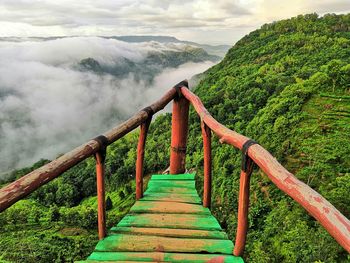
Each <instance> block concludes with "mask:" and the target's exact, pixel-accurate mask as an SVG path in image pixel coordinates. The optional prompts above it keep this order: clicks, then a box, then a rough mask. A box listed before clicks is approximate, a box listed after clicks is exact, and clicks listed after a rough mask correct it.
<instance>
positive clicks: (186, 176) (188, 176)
mask: <svg viewBox="0 0 350 263" xmlns="http://www.w3.org/2000/svg"><path fill="white" fill-rule="evenodd" d="M194 177H195V174H154V175H152V177H151V180H194Z"/></svg>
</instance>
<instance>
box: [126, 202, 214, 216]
mask: <svg viewBox="0 0 350 263" xmlns="http://www.w3.org/2000/svg"><path fill="white" fill-rule="evenodd" d="M130 212H131V213H173V214H205V215H211V213H210V211H209V209H208V208H205V207H203V206H201V205H198V204H187V203H180V202H160V201H137V202H136V203H135V204H134V205H133V206H132V207H131V209H130Z"/></svg>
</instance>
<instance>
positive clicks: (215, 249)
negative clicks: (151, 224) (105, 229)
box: [95, 234, 233, 255]
mask: <svg viewBox="0 0 350 263" xmlns="http://www.w3.org/2000/svg"><path fill="white" fill-rule="evenodd" d="M95 251H98V252H108V251H109V252H112V251H121V252H182V253H222V254H228V255H232V251H233V244H232V241H231V240H221V239H197V238H196V239H195V238H174V237H160V236H140V235H126V234H118V235H111V236H107V237H106V238H104V239H102V240H101V241H100V242H98V243H97V245H96V248H95Z"/></svg>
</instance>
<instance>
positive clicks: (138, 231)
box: [110, 227, 228, 239]
mask: <svg viewBox="0 0 350 263" xmlns="http://www.w3.org/2000/svg"><path fill="white" fill-rule="evenodd" d="M121 233H124V234H135V235H151V236H164V237H192V238H210V239H228V238H227V234H226V233H225V232H224V231H217V230H211V231H209V230H195V229H173V228H156V227H150V228H144V227H112V228H111V229H110V234H111V235H113V234H121Z"/></svg>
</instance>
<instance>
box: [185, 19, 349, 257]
mask: <svg viewBox="0 0 350 263" xmlns="http://www.w3.org/2000/svg"><path fill="white" fill-rule="evenodd" d="M349 28H350V15H340V16H337V15H326V16H324V17H322V18H318V17H317V15H316V14H311V15H305V16H298V17H295V18H292V19H288V20H283V21H280V22H276V23H272V24H269V25H264V26H263V27H262V28H261V29H259V30H256V31H254V32H252V33H250V34H249V35H248V36H246V37H244V38H243V39H241V40H240V41H239V42H238V43H237V44H236V45H235V46H234V47H232V48H231V49H230V51H229V52H228V54H227V55H226V57H225V58H224V60H223V61H222V62H221V63H219V64H218V65H216V66H214V67H212V68H211V69H209V70H208V71H207V72H206V75H205V77H204V78H203V79H202V81H201V82H200V83H199V85H198V86H197V88H196V89H195V93H196V94H197V95H198V96H199V97H200V98H201V99H202V101H203V103H204V104H205V106H206V107H207V109H208V110H209V112H211V114H212V115H213V116H214V118H216V119H217V120H218V121H220V122H221V123H223V124H224V125H226V126H227V127H229V128H232V129H234V130H236V131H237V132H240V133H243V134H245V135H247V136H249V137H251V138H253V139H254V140H256V141H258V142H259V143H260V144H261V145H263V146H264V147H265V148H266V149H268V150H269V151H270V152H271V153H272V154H273V155H274V156H276V157H277V159H278V160H279V161H280V162H282V164H283V165H284V166H285V167H287V168H288V169H289V170H290V171H291V172H293V173H294V174H295V175H296V176H297V177H298V178H299V179H301V180H302V181H304V182H305V183H307V184H308V185H310V186H311V187H313V188H314V189H316V190H317V191H319V192H320V193H321V194H322V195H324V196H325V197H326V198H328V199H329V200H330V201H331V202H332V204H333V205H335V206H336V207H337V208H338V209H339V210H340V211H341V212H342V213H344V214H345V215H346V216H348V217H349V215H350V210H349V205H350V200H349V195H348V194H347V193H349V184H348V181H349V180H348V177H349V176H348V175H349V171H350V162H349V158H348V156H349V155H350V144H349V143H347V138H350V119H349V118H350V114H349V113H350V98H349V95H350V89H349V85H350V77H349V76H350V74H349V69H350V56H349V54H350V35H349V33H348V32H349ZM193 115H195V112H194V111H191V117H190V120H191V126H190V136H189V146H188V148H189V149H190V151H189V153H190V154H189V155H190V156H188V158H187V165H188V167H196V168H197V169H198V171H197V172H198V175H199V178H200V179H199V181H201V175H202V168H201V166H202V159H201V158H200V156H202V144H201V138H200V130H199V129H198V127H199V122H198V120H197V119H195V118H194V117H193ZM212 151H213V171H214V172H213V203H212V211H214V213H215V215H216V216H217V218H218V219H219V221H220V223H221V224H222V226H223V227H225V228H226V229H227V231H228V233H229V236H230V237H231V238H234V236H235V232H236V224H237V221H236V213H237V196H238V190H239V189H238V185H239V170H240V160H241V156H240V153H239V152H238V151H235V150H233V149H232V147H227V146H222V145H220V144H219V143H218V142H217V141H216V140H215V139H214V141H213V147H212ZM194 156H196V157H195V158H194ZM197 156H199V157H197ZM198 186H199V187H200V188H201V186H202V184H198ZM199 190H200V191H201V189H199ZM250 199H251V206H250V213H249V220H250V228H249V236H248V240H247V249H246V253H245V257H246V260H247V261H248V262H264V261H266V262H346V261H347V260H349V258H348V257H347V254H346V252H345V251H344V249H342V248H341V247H340V246H339V245H338V244H337V243H336V242H335V241H334V240H333V238H332V237H330V236H329V234H328V233H326V231H324V230H323V228H322V227H321V226H320V225H319V224H318V223H315V221H314V220H313V219H312V218H311V217H310V216H309V215H308V214H307V213H306V212H305V211H304V210H303V209H302V208H300V206H299V205H297V204H296V203H295V202H292V201H291V200H290V199H289V198H287V197H286V196H285V194H284V193H283V192H281V191H280V190H278V189H277V188H276V187H275V186H274V185H273V184H272V183H271V182H270V181H269V179H268V178H267V177H266V176H265V175H263V174H262V173H260V172H254V173H253V176H252V179H251V197H250Z"/></svg>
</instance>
